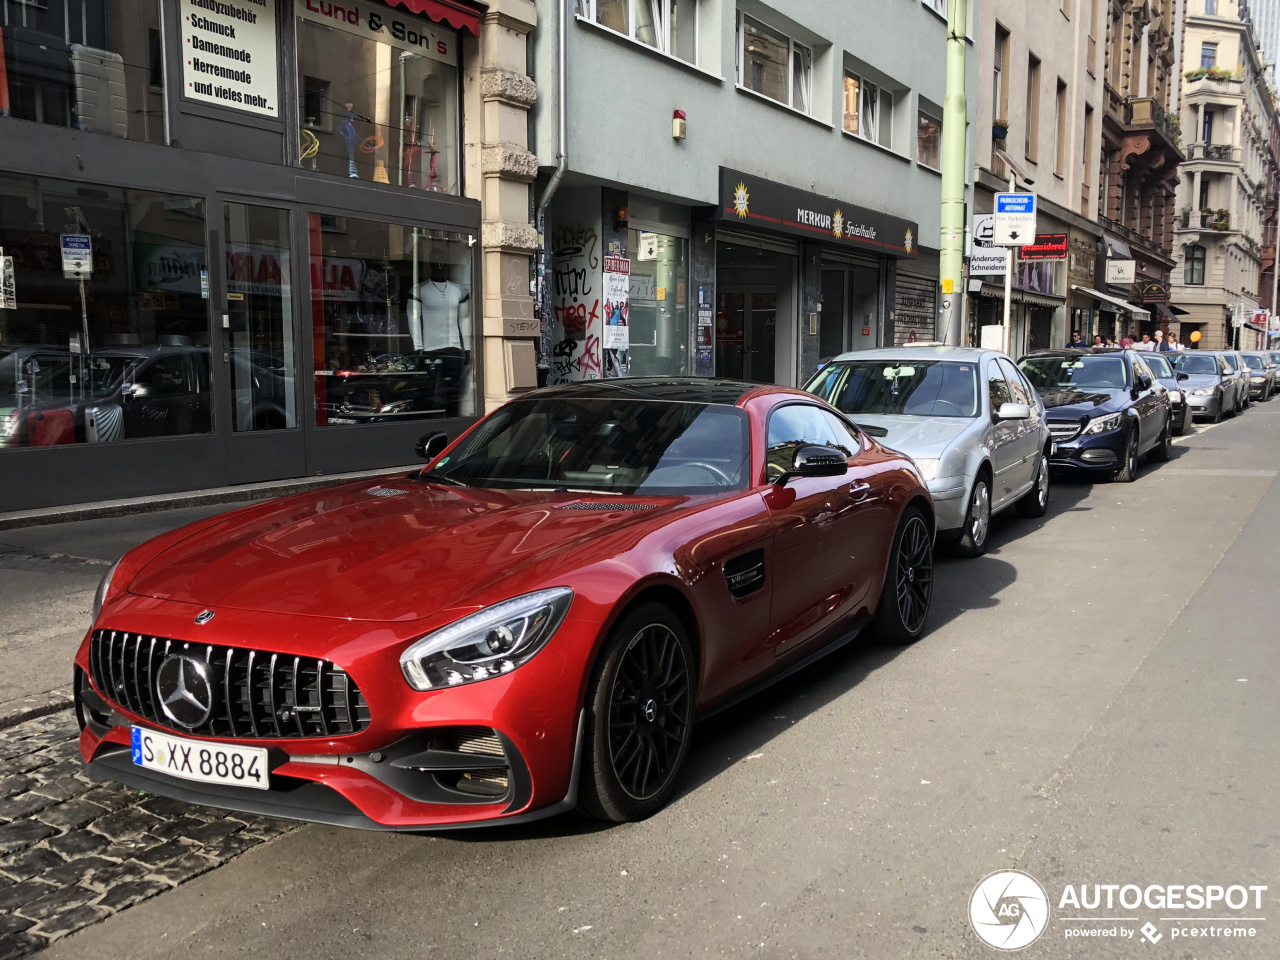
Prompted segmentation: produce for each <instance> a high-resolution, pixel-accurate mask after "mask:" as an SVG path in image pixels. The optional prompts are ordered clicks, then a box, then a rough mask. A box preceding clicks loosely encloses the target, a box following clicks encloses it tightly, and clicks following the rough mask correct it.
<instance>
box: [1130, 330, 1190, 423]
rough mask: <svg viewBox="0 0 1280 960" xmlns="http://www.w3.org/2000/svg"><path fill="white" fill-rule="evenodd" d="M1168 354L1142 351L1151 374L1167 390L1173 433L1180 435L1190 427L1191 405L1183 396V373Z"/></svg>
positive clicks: (1184, 376) (1184, 375)
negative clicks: (1173, 363) (1170, 360)
mask: <svg viewBox="0 0 1280 960" xmlns="http://www.w3.org/2000/svg"><path fill="white" fill-rule="evenodd" d="M1170 356H1171V355H1170V354H1165V353H1156V352H1155V351H1152V352H1150V353H1144V354H1143V355H1142V360H1143V362H1144V363H1145V364H1146V365H1147V367H1148V368H1149V369H1150V370H1151V374H1152V376H1154V377H1155V378H1156V380H1158V381H1159V382H1160V385H1161V386H1162V387H1164V388H1165V389H1166V390H1167V391H1169V415H1170V417H1172V421H1171V422H1172V423H1173V435H1174V436H1175V437H1180V436H1182V434H1184V433H1186V432H1187V430H1188V429H1189V428H1190V427H1191V407H1190V406H1189V405H1188V404H1187V398H1186V397H1185V396H1183V391H1182V381H1183V380H1186V379H1187V375H1186V374H1185V373H1178V371H1176V370H1174V369H1173V365H1172V364H1171V363H1170V362H1169V357H1170Z"/></svg>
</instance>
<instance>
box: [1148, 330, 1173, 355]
mask: <svg viewBox="0 0 1280 960" xmlns="http://www.w3.org/2000/svg"><path fill="white" fill-rule="evenodd" d="M1152 336H1153V337H1155V340H1156V352H1157V353H1168V352H1169V344H1168V343H1167V342H1166V341H1165V338H1164V331H1163V330H1157V331H1156V332H1155V333H1153V334H1152Z"/></svg>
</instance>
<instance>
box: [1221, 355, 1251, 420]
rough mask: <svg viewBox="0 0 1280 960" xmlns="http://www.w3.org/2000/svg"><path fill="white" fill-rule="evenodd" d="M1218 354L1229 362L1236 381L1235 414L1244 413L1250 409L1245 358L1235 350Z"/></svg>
mask: <svg viewBox="0 0 1280 960" xmlns="http://www.w3.org/2000/svg"><path fill="white" fill-rule="evenodd" d="M1217 352H1218V355H1219V356H1221V357H1222V359H1223V360H1225V361H1226V362H1227V366H1228V367H1230V368H1231V373H1232V375H1233V376H1234V377H1235V379H1236V408H1235V410H1234V411H1233V413H1243V412H1244V411H1245V410H1247V409H1248V408H1249V370H1248V368H1247V367H1246V366H1245V364H1244V357H1242V356H1240V354H1239V352H1237V351H1235V350H1219V351H1217Z"/></svg>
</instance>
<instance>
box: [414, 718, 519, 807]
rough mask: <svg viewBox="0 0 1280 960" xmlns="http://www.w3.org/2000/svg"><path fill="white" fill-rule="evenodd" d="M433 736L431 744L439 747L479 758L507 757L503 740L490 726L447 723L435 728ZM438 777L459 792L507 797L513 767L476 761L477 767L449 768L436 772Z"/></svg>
mask: <svg viewBox="0 0 1280 960" xmlns="http://www.w3.org/2000/svg"><path fill="white" fill-rule="evenodd" d="M431 740H432V746H433V747H434V748H435V749H437V750H445V751H449V752H452V753H461V754H471V755H473V756H475V757H476V758H477V759H481V758H486V757H495V758H496V757H500V758H504V759H505V758H506V751H504V750H503V749H502V741H500V740H499V739H498V734H497V732H496V731H495V730H493V729H492V728H490V727H445V728H443V729H441V730H438V731H436V732H435V734H434V735H433V736H432V738H431ZM436 779H437V780H439V781H440V783H442V784H443V785H444V786H446V787H449V788H450V789H452V790H457V791H458V792H460V793H466V794H471V795H472V796H476V797H484V798H496V797H504V796H506V794H507V791H508V789H510V786H511V769H510V767H500V768H494V767H493V766H492V765H485V766H480V765H477V769H475V770H461V769H450V770H445V771H440V772H437V773H436Z"/></svg>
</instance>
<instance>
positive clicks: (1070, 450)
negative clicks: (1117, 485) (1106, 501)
mask: <svg viewBox="0 0 1280 960" xmlns="http://www.w3.org/2000/svg"><path fill="white" fill-rule="evenodd" d="M1125 440H1126V432H1125V428H1124V426H1121V427H1118V428H1116V429H1115V430H1109V431H1107V432H1106V433H1098V434H1089V435H1087V436H1086V435H1079V436H1076V437H1073V438H1072V439H1070V440H1058V441H1056V442H1055V443H1054V449H1053V453H1052V454H1050V456H1049V465H1050V466H1052V467H1072V468H1075V469H1079V470H1094V471H1107V472H1110V471H1113V470H1119V469H1120V467H1122V466H1123V465H1124V454H1125Z"/></svg>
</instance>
